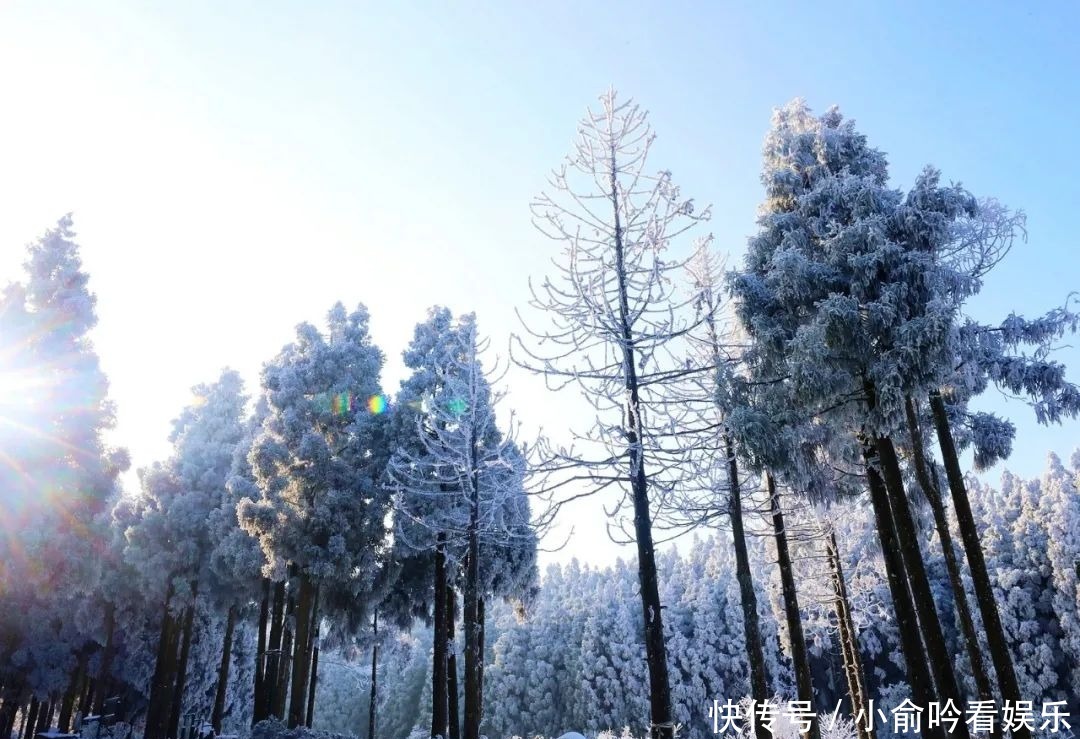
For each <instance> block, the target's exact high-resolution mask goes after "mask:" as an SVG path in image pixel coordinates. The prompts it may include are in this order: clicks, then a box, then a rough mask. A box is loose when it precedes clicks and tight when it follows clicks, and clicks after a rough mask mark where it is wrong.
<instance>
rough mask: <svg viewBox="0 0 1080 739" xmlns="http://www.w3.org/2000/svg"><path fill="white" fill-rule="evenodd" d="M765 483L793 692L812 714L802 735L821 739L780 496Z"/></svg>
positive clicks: (768, 477)
mask: <svg viewBox="0 0 1080 739" xmlns="http://www.w3.org/2000/svg"><path fill="white" fill-rule="evenodd" d="M765 484H766V486H767V487H768V490H769V503H770V506H771V508H772V520H773V534H774V536H775V537H776V557H777V563H778V565H779V567H780V583H781V586H782V588H783V592H784V615H785V616H786V618H787V627H788V638H789V639H790V640H791V660H792V662H793V663H794V666H795V685H796V690H797V692H798V694H799V700H800V701H806V702H807V704H808V705H809V706H810V712H811V713H812V714H813V719H812V720H811V722H810V730H809V731H808V732H807V733H806V736H808V737H810V739H821V727H820V726H818V719H817V708H816V707H815V705H814V686H813V683H812V682H811V680H810V655H809V654H808V653H807V651H806V637H805V636H804V635H803V627H802V615H801V614H800V613H799V594H798V592H797V591H796V589H795V572H794V569H793V568H792V563H791V553H790V551H789V550H788V537H787V529H785V528H784V511H783V508H781V506H780V494H779V493H778V492H777V490H776V481H775V480H774V479H773V476H772V474H771V473H769V472H766V473H765Z"/></svg>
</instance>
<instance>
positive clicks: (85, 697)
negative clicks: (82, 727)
mask: <svg viewBox="0 0 1080 739" xmlns="http://www.w3.org/2000/svg"><path fill="white" fill-rule="evenodd" d="M97 682H98V681H97V680H95V679H94V678H93V676H91V675H90V673H89V672H87V673H86V682H85V683H83V694H82V697H81V698H80V699H79V715H80V716H82V717H83V718H86V717H87V716H89V715H90V712H91V711H92V710H94V709H93V705H94V695H95V694H96V693H97ZM76 728H78V727H76Z"/></svg>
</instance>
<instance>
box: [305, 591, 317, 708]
mask: <svg viewBox="0 0 1080 739" xmlns="http://www.w3.org/2000/svg"><path fill="white" fill-rule="evenodd" d="M319 626H320V623H319V588H318V586H316V588H315V602H314V603H313V604H312V605H311V626H310V628H309V629H308V630H309V632H310V633H311V643H310V645H309V647H308V690H307V695H308V697H307V714H306V715H305V717H304V726H307V727H309V728H310V727H311V722H312V721H313V720H314V719H315V681H316V679H317V678H318V672H319Z"/></svg>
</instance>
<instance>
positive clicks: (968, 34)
mask: <svg viewBox="0 0 1080 739" xmlns="http://www.w3.org/2000/svg"><path fill="white" fill-rule="evenodd" d="M1078 27H1080V5H1078V4H1077V3H1074V2H1058V3H1054V2H1044V3H1037V4H1035V3H1031V4H1024V3H1005V2H1002V3H994V2H979V3H941V2H906V3H867V2H850V3H824V2H814V3H805V2H803V3H796V2H791V3H785V2H769V3H700V4H696V5H695V4H689V3H656V2H648V3H645V2H618V3H615V2H611V3H607V2H588V3H571V2H542V3H541V2H488V3H473V2H457V3H441V2H430V3H418V2H408V3H407V2H400V3H388V2H383V3H376V2H367V3H362V2H340V3H338V2H318V3H300V2H228V3H220V2H202V1H198V2H181V3H177V2H156V3H153V2H140V3H134V2H133V3H126V2H106V1H104V0H103V1H102V2H94V3H84V2H61V1H59V0H58V1H56V2H12V1H11V0H0V112H2V113H0V203H2V209H0V280H2V279H7V278H11V277H15V276H17V272H18V265H19V263H20V261H21V259H22V250H21V247H22V246H23V245H24V244H25V243H27V242H28V241H30V240H32V239H33V238H35V237H36V236H37V235H39V234H40V233H41V232H42V231H44V230H45V229H46V228H48V227H49V226H50V225H52V224H53V223H54V222H55V221H56V219H57V218H58V217H59V216H60V215H62V214H63V213H65V212H68V211H73V212H74V217H75V226H76V229H77V231H78V232H79V236H80V238H79V241H80V243H81V244H82V247H83V256H84V260H85V263H86V266H87V269H88V270H89V271H90V274H91V285H92V288H93V289H94V290H95V291H96V292H97V294H98V301H99V302H98V309H99V315H100V326H99V328H98V329H97V331H96V336H95V340H96V345H97V348H98V350H99V353H100V354H101V357H102V363H103V365H104V368H105V370H106V371H107V373H108V374H109V377H110V379H111V382H112V396H113V398H114V399H115V400H116V402H117V403H118V405H119V427H118V429H117V432H116V437H117V440H118V441H119V442H120V443H123V444H125V445H127V446H128V447H129V448H130V449H131V451H132V453H133V456H134V460H135V463H136V465H139V466H142V465H146V464H148V463H150V462H151V461H153V460H154V459H156V458H160V457H162V456H164V455H165V454H166V453H167V451H168V447H167V444H166V435H167V433H168V430H169V421H170V419H171V418H173V417H174V416H175V415H177V413H178V412H179V410H180V408H181V407H182V406H183V405H184V404H185V403H186V402H187V401H188V399H189V398H190V394H189V391H188V388H190V386H191V385H193V384H195V383H197V382H202V381H208V380H212V379H214V378H215V377H216V375H217V373H218V372H219V370H220V368H221V367H222V366H224V365H230V366H233V367H235V368H237V369H239V370H240V371H241V372H242V373H243V374H244V376H245V377H246V378H247V380H248V383H249V387H254V385H255V383H256V382H257V375H258V369H259V367H260V365H261V363H262V362H263V361H264V360H265V359H267V358H269V357H270V356H272V355H273V354H274V353H276V352H277V350H278V349H279V348H280V347H281V345H282V344H284V343H285V342H287V341H288V340H289V339H290V338H291V335H292V328H293V326H294V325H295V324H296V323H298V322H300V321H302V320H312V321H318V320H320V319H321V318H322V316H323V315H324V314H325V312H326V310H327V309H328V308H329V307H330V305H331V304H332V303H333V302H334V301H336V300H342V301H344V302H345V303H346V304H347V305H355V304H356V303H357V302H361V301H362V302H364V303H365V304H366V305H367V306H368V307H369V309H370V310H371V313H372V316H373V332H374V335H375V339H376V341H377V342H378V343H379V344H380V345H381V346H382V348H383V349H384V351H385V352H386V354H387V357H388V364H387V369H386V373H385V380H384V387H386V388H387V389H389V390H394V389H396V387H397V383H398V381H399V380H400V378H401V376H402V373H403V370H402V367H401V362H400V353H401V350H402V349H403V348H404V346H405V344H406V343H407V341H408V340H409V338H410V336H411V333H412V326H413V325H414V324H415V323H416V322H417V321H418V320H421V319H422V318H423V316H424V312H425V310H426V309H427V307H428V306H430V305H432V304H436V303H439V304H444V305H447V306H449V307H450V308H451V309H453V310H454V311H458V312H463V311H469V310H474V311H476V312H477V314H478V318H479V321H480V325H481V328H482V329H483V330H484V331H485V332H486V333H487V334H489V335H490V336H491V338H492V342H493V346H494V347H495V348H496V349H499V350H500V351H501V352H502V353H505V347H506V345H507V339H508V336H509V333H510V332H511V331H512V330H514V329H515V328H517V323H516V318H515V317H514V314H513V308H514V307H519V306H524V304H525V301H526V299H527V297H528V293H527V279H528V277H529V276H530V275H533V276H539V275H541V274H542V273H543V272H544V271H545V269H546V264H547V260H548V258H549V257H551V256H552V255H553V254H554V249H555V245H554V244H553V243H552V242H549V241H547V240H546V239H544V238H543V237H541V236H540V235H539V234H537V233H536V232H535V231H534V230H533V229H532V226H531V224H530V220H529V213H528V208H527V206H528V202H529V200H530V198H531V197H532V196H533V195H534V194H535V193H536V192H538V191H539V190H540V189H541V188H542V187H543V185H544V181H545V177H546V175H547V173H548V172H549V170H550V169H551V167H553V166H554V165H556V164H557V163H558V162H559V161H560V159H561V157H562V156H563V155H564V154H565V153H567V151H568V150H569V146H570V142H571V140H572V138H573V134H574V131H575V126H576V122H577V120H578V118H579V117H580V115H581V113H582V112H583V111H584V109H585V107H586V106H587V105H590V104H592V103H594V102H595V99H596V96H597V95H598V94H599V93H600V92H602V91H603V90H605V89H606V88H607V87H608V86H609V85H614V86H615V87H616V88H617V89H619V90H620V91H621V92H622V93H623V94H624V95H629V96H633V97H634V98H636V99H637V101H638V102H640V103H641V104H642V105H643V106H645V107H646V108H648V109H650V110H651V111H652V121H653V124H654V126H655V128H656V131H657V133H658V134H659V140H658V142H657V146H656V148H655V156H654V160H653V164H654V165H655V166H656V168H658V169H659V168H666V169H670V170H672V171H673V173H674V176H675V180H676V182H677V183H678V184H680V185H681V186H682V188H683V191H684V193H686V194H687V195H692V196H694V197H695V198H696V199H697V200H698V202H699V203H706V202H711V203H712V204H713V213H714V217H713V221H712V223H711V224H710V226H709V228H710V230H711V231H712V232H713V233H714V234H715V235H716V237H717V243H718V244H720V245H721V246H722V247H723V248H726V249H728V250H729V251H730V252H731V253H732V255H733V257H734V258H738V255H740V254H741V252H742V250H743V246H744V244H745V241H746V237H747V236H748V235H749V234H751V233H752V232H753V230H754V216H755V210H756V207H757V203H758V201H759V200H760V197H761V187H760V184H759V181H758V173H759V166H760V144H761V140H762V137H763V136H764V134H765V132H766V130H767V128H768V125H769V116H770V112H771V109H772V108H773V107H774V106H777V105H780V104H782V103H784V102H786V101H788V100H789V99H791V98H792V97H795V96H802V97H804V98H806V99H807V101H808V102H809V103H810V105H811V106H813V107H814V108H815V109H816V110H823V109H824V108H825V107H826V106H828V105H831V104H834V103H836V104H839V105H840V107H841V109H842V110H843V111H844V112H845V114H847V115H848V116H850V117H853V118H855V119H856V120H857V121H858V124H859V127H860V129H861V130H862V131H863V132H864V133H866V134H867V135H868V136H869V138H870V140H871V141H872V142H873V143H874V145H876V146H878V147H879V148H881V149H883V150H885V151H886V152H888V154H889V157H890V161H891V162H892V174H893V178H894V182H895V183H896V184H897V185H900V186H904V185H908V184H910V183H911V181H912V180H913V178H914V176H915V175H916V173H917V172H918V171H919V170H920V169H921V168H922V166H923V165H924V164H927V163H933V164H935V165H937V166H938V167H940V168H941V169H942V170H943V173H944V175H945V178H946V179H953V180H960V181H962V182H963V183H964V184H965V185H966V186H967V187H968V188H969V189H971V190H972V191H973V192H975V193H976V194H978V195H994V196H997V197H998V198H1000V199H1001V200H1002V201H1004V202H1005V203H1007V204H1010V205H1012V206H1015V207H1021V208H1023V209H1025V210H1026V211H1027V213H1028V216H1029V222H1028V223H1029V234H1030V238H1029V241H1028V243H1027V244H1026V245H1022V246H1020V247H1018V248H1016V249H1015V250H1014V251H1013V253H1012V254H1011V255H1010V256H1009V258H1008V259H1007V260H1006V262H1005V263H1004V264H1002V265H1001V266H1000V267H999V269H998V271H997V274H995V275H994V276H993V277H992V278H991V279H990V280H989V281H988V284H987V286H986V289H985V294H984V295H983V296H982V297H981V298H980V299H979V300H978V301H977V303H975V305H974V308H975V311H976V315H978V316H979V317H980V318H985V319H990V318H994V317H1001V316H1004V315H1005V314H1006V313H1008V312H1009V311H1010V310H1013V309H1015V310H1017V311H1019V312H1026V313H1037V312H1042V311H1045V310H1047V309H1050V308H1052V307H1054V306H1056V305H1060V304H1061V303H1062V302H1063V300H1064V298H1065V296H1066V295H1067V294H1068V293H1069V291H1070V290H1075V289H1080V269H1078V266H1080V258H1078V257H1077V248H1078V243H1077V238H1076V235H1075V228H1074V226H1073V220H1072V219H1073V218H1074V217H1075V216H1076V211H1077V207H1078V204H1080V184H1078V183H1080V177H1078V173H1080V147H1078V146H1077V145H1076V122H1077V120H1080V95H1078V94H1077V93H1078V92H1080V90H1078V89H1077V80H1078V78H1080V44H1077V43H1076V42H1075V37H1074V32H1075V29H1076V28H1078ZM1061 358H1062V359H1064V360H1065V361H1067V362H1068V363H1069V364H1070V365H1071V366H1072V367H1073V368H1074V369H1073V371H1072V373H1071V377H1072V379H1074V380H1080V351H1078V350H1077V349H1068V350H1066V351H1064V352H1063V353H1062V354H1061ZM510 380H511V395H510V398H509V399H508V401H507V402H508V403H509V404H511V405H513V406H514V407H515V408H516V410H517V411H518V413H519V415H521V416H522V417H524V418H525V419H527V420H528V421H529V422H530V423H531V424H533V425H535V424H543V425H544V426H545V427H546V428H547V429H548V430H550V431H554V430H556V429H557V428H559V427H560V424H562V425H564V426H565V419H566V418H567V417H568V416H571V415H576V412H575V409H576V408H579V407H580V404H579V403H577V402H576V399H575V398H574V397H572V396H566V397H560V398H551V397H550V396H549V395H548V394H547V393H546V391H545V390H544V388H543V384H542V382H540V381H539V380H537V379H535V378H530V377H525V376H522V375H521V374H520V373H514V374H512V375H511V377H510ZM987 404H988V405H989V406H990V407H995V408H1004V409H1005V411H1006V412H1007V413H1008V414H1009V415H1010V416H1011V417H1013V418H1014V419H1015V420H1016V421H1017V422H1018V426H1019V428H1020V434H1019V439H1018V442H1017V444H1016V450H1015V453H1014V457H1013V459H1012V460H1011V461H1010V463H1009V466H1010V468H1012V469H1014V470H1016V471H1018V472H1021V473H1023V474H1037V473H1038V472H1039V471H1040V470H1041V469H1042V467H1043V464H1044V460H1045V454H1046V452H1047V450H1050V449H1053V450H1056V451H1057V452H1059V453H1061V454H1068V453H1070V452H1071V450H1072V449H1073V448H1074V447H1076V446H1078V445H1080V433H1078V431H1080V424H1078V423H1075V422H1073V423H1070V424H1067V425H1065V426H1061V427H1054V428H1051V429H1046V430H1044V429H1038V428H1036V427H1035V426H1034V423H1033V422H1032V421H1031V419H1030V413H1029V412H1028V411H1027V410H1026V409H1025V408H1023V407H1021V406H1018V405H1017V404H1015V403H1011V404H1008V405H1007V406H1002V403H1001V401H1000V400H998V399H991V400H988V401H987ZM993 476H994V477H996V473H995V474H994V475H993ZM129 482H131V483H133V482H134V480H133V479H132V480H130V481H129ZM599 514H600V512H599V509H598V506H597V505H596V504H595V503H591V504H583V505H581V506H579V507H578V508H576V509H570V510H569V512H568V515H567V521H566V524H567V525H568V524H569V523H570V522H571V520H572V522H573V524H574V526H575V533H574V536H573V537H572V538H571V540H570V543H569V545H568V546H567V547H566V549H565V550H563V551H562V552H560V553H559V554H558V555H556V556H553V557H549V559H560V560H561V559H565V558H567V557H569V556H573V555H576V556H579V557H580V558H582V559H588V560H592V561H597V562H604V561H608V560H610V559H611V558H613V556H615V554H620V553H621V554H623V555H627V554H630V553H631V552H630V551H629V550H622V552H619V551H617V550H616V549H615V547H613V546H611V545H609V544H607V543H606V542H605V537H604V534H603V533H602V532H603V526H602V522H601V521H600V518H599Z"/></svg>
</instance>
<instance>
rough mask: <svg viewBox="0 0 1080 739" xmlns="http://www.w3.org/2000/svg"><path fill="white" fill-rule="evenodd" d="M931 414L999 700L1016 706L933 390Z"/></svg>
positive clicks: (1017, 733) (1026, 734)
mask: <svg viewBox="0 0 1080 739" xmlns="http://www.w3.org/2000/svg"><path fill="white" fill-rule="evenodd" d="M930 412H931V415H932V416H933V419H934V430H935V431H936V432H937V437H938V445H939V446H940V447H941V459H942V461H943V462H944V463H945V475H946V477H947V479H948V481H949V491H950V492H951V493H952V499H953V507H954V508H955V509H956V523H957V525H958V526H959V528H960V539H961V540H962V541H963V543H964V553H965V554H967V559H968V566H969V567H970V568H971V580H972V583H973V584H974V586H975V602H976V603H977V604H978V606H979V613H980V615H982V621H983V628H984V629H985V631H986V642H987V644H988V645H989V647H990V658H991V660H993V663H994V672H996V673H997V679H998V687H1000V689H1001V697H1002V699H1003V700H1006V701H1011V702H1012V705H1014V706H1015V705H1017V702H1018V701H1019V700H1020V699H1021V696H1020V688H1019V686H1018V684H1017V681H1016V671H1015V669H1014V668H1013V661H1012V655H1011V654H1010V653H1009V642H1008V640H1007V639H1006V638H1005V629H1004V628H1003V627H1002V625H1001V616H1000V615H999V614H998V609H997V601H996V600H995V599H994V588H993V586H992V585H991V584H990V574H989V573H988V572H987V570H986V559H985V557H984V556H983V550H982V545H981V544H980V543H979V530H978V528H977V527H976V526H975V516H974V515H973V514H972V512H971V503H970V501H969V500H968V495H967V487H966V486H965V484H964V474H963V473H962V472H961V471H960V458H959V457H958V456H957V452H956V442H955V441H954V440H953V436H952V429H951V428H949V416H948V413H947V412H946V410H945V401H944V400H942V398H941V393H938V392H936V391H935V392H933V393H930ZM1013 736H1014V737H1015V739H1031V732H1030V731H1029V730H1028V729H1027V728H1026V727H1023V726H1021V727H1020V728H1017V729H1014V730H1013Z"/></svg>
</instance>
